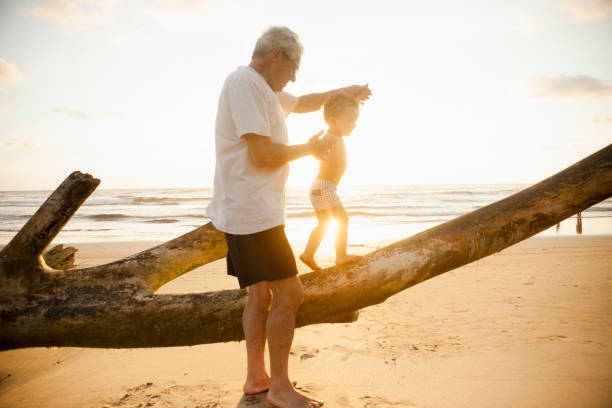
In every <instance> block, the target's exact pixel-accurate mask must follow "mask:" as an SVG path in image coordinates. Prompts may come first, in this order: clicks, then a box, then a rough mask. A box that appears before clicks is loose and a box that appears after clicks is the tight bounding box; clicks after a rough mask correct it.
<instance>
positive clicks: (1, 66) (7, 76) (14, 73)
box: [0, 58, 23, 85]
mask: <svg viewBox="0 0 612 408" xmlns="http://www.w3.org/2000/svg"><path fill="white" fill-rule="evenodd" d="M0 80H2V81H4V82H6V83H8V84H9V85H19V84H20V83H22V82H23V74H22V73H21V71H19V69H18V68H17V67H16V66H15V65H13V64H11V63H10V62H8V61H5V60H3V59H2V58H0Z"/></svg>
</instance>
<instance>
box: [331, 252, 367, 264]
mask: <svg viewBox="0 0 612 408" xmlns="http://www.w3.org/2000/svg"><path fill="white" fill-rule="evenodd" d="M360 259H361V255H350V254H346V255H344V256H341V257H336V265H346V264H349V263H351V262H356V261H358V260H360Z"/></svg>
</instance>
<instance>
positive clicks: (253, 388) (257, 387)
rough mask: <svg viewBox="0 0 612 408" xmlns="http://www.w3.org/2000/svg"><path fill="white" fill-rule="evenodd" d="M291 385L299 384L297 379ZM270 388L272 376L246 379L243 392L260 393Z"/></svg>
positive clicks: (249, 393)
mask: <svg viewBox="0 0 612 408" xmlns="http://www.w3.org/2000/svg"><path fill="white" fill-rule="evenodd" d="M291 385H293V386H294V387H295V386H296V385H297V382H296V381H292V382H291ZM269 389H270V377H266V378H261V379H258V380H246V382H245V383H244V385H243V386H242V392H244V393H245V394H247V395H251V394H260V393H262V392H266V391H268V390H269Z"/></svg>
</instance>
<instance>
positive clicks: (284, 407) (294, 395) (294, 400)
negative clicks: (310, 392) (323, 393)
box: [266, 387, 323, 408]
mask: <svg viewBox="0 0 612 408" xmlns="http://www.w3.org/2000/svg"><path fill="white" fill-rule="evenodd" d="M266 399H267V400H268V402H269V403H270V404H272V405H274V406H275V407H278V408H319V407H322V406H323V401H319V400H316V399H314V398H310V397H309V396H307V395H304V394H302V393H301V392H298V391H297V390H296V389H295V388H293V387H287V388H283V389H280V390H274V391H272V390H270V391H268V395H267V396H266Z"/></svg>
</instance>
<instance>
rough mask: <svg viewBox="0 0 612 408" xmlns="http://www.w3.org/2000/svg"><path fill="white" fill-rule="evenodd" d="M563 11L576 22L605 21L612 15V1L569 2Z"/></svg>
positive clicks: (562, 8)
mask: <svg viewBox="0 0 612 408" xmlns="http://www.w3.org/2000/svg"><path fill="white" fill-rule="evenodd" d="M561 10H563V11H566V12H568V13H569V14H570V18H571V19H572V20H573V21H576V22H585V21H603V20H607V19H608V15H609V14H611V13H612V0H567V1H566V2H565V3H563V4H562V5H561Z"/></svg>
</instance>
